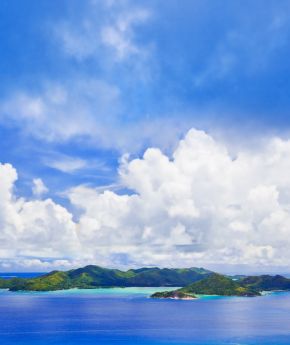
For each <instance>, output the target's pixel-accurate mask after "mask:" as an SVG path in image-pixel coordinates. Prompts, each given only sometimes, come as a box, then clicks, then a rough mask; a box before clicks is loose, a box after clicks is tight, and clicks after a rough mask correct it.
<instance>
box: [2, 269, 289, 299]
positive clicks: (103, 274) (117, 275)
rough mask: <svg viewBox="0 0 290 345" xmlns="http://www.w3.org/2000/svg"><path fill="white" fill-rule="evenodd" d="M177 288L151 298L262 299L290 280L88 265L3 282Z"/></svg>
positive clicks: (28, 287) (19, 287) (10, 285)
mask: <svg viewBox="0 0 290 345" xmlns="http://www.w3.org/2000/svg"><path fill="white" fill-rule="evenodd" d="M166 286H167V287H175V286H181V288H178V289H176V290H173V291H163V292H156V293H154V294H153V295H151V297H152V298H169V299H195V298H197V297H198V295H220V296H245V297H254V296H260V295H261V294H262V292H263V291H288V290H289V291H290V279H288V278H285V277H283V276H281V275H275V276H271V275H260V276H242V275H240V276H226V275H223V274H218V273H215V272H212V271H209V270H206V269H204V268H197V267H192V268H158V267H144V268H139V269H129V270H127V271H121V270H118V269H109V268H104V267H100V266H94V265H89V266H85V267H82V268H77V269H73V270H69V271H52V272H50V273H47V274H44V275H41V276H39V277H35V278H12V279H3V278H1V279H0V288H1V289H8V290H9V291H57V290H67V289H73V288H77V289H96V288H104V287H108V288H109V287H166Z"/></svg>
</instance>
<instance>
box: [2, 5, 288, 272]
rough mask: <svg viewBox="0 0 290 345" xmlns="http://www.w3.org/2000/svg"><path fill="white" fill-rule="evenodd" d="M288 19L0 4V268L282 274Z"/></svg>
mask: <svg viewBox="0 0 290 345" xmlns="http://www.w3.org/2000/svg"><path fill="white" fill-rule="evenodd" d="M289 16H290V3H289V1H283V0H280V1H271V0H268V1H266V2H265V1H259V0H255V1H247V0H244V1H238V0H236V1H230V0H228V1H227V0H221V1H212V0H202V1H199V0H183V1H182V2H180V1H177V0H167V1H161V0H146V1H144V0H143V1H140V0H134V1H130V0H118V1H117V0H59V1H57V2H52V1H50V0H41V1H39V0H26V1H21V0H2V1H1V4H0V48H1V54H0V78H1V83H0V144H1V150H0V243H1V245H0V271H48V270H51V269H68V268H71V267H78V266H82V265H86V264H98V265H102V266H106V267H120V268H124V269H125V268H128V267H141V266H160V267H192V266H203V267H207V268H212V269H216V270H220V271H232V272H241V271H243V272H244V271H245V272H246V271H247V272H250V271H251V272H256V271H259V272H261V271H265V272H266V271H267V272H268V271H275V272H277V271H279V272H282V271H283V272H284V271H285V272H286V271H287V272H290V271H289V269H288V267H289V264H290V236H289V235H290V174H289V169H290V116H289V114H290V113H289V112H290V98H289V90H290V63H289V61H290V60H289V55H290V21H289Z"/></svg>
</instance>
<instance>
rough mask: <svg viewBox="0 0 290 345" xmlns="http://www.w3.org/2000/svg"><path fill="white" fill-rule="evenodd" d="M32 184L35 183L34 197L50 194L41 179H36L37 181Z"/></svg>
mask: <svg viewBox="0 0 290 345" xmlns="http://www.w3.org/2000/svg"><path fill="white" fill-rule="evenodd" d="M32 182H33V187H32V192H33V194H34V195H36V196H41V195H43V194H46V193H47V192H48V188H47V187H46V185H45V184H44V183H43V181H42V179H41V178H35V179H33V181H32Z"/></svg>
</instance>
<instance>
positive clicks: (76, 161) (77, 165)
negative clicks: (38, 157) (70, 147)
mask: <svg viewBox="0 0 290 345" xmlns="http://www.w3.org/2000/svg"><path fill="white" fill-rule="evenodd" d="M45 164H46V165H47V166H49V167H51V168H54V169H57V170H59V171H62V172H64V173H73V172H75V171H77V170H80V169H83V168H85V167H86V166H87V162H86V161H85V160H84V159H81V158H77V157H70V156H65V155H61V156H60V157H58V158H57V159H48V160H45Z"/></svg>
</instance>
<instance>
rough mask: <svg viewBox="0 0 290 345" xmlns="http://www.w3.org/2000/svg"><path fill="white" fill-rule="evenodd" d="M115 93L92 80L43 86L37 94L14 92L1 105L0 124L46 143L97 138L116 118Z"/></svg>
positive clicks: (112, 88) (106, 85)
mask: <svg viewBox="0 0 290 345" xmlns="http://www.w3.org/2000/svg"><path fill="white" fill-rule="evenodd" d="M118 99H119V90H118V88H116V87H114V86H111V85H109V84H107V83H105V82H102V81H100V80H95V79H86V80H78V81H77V82H74V83H69V82H66V83H63V84H59V83H46V85H44V87H43V89H42V90H41V91H39V92H38V93H37V94H32V93H30V92H15V93H14V94H12V95H10V97H9V98H8V99H6V100H5V101H3V102H2V104H1V107H0V121H1V122H2V123H3V124H7V123H8V124H13V125H14V126H16V127H19V128H21V129H22V131H23V132H24V133H26V134H29V135H32V136H34V137H36V138H39V139H42V140H46V141H54V142H58V141H60V142H61V141H65V140H69V139H71V138H82V137H89V138H93V137H97V138H98V139H99V140H101V141H102V140H104V139H103V138H105V135H104V134H103V132H104V129H105V128H106V126H107V122H108V121H109V120H111V119H113V121H115V119H116V118H117V114H118V105H119V102H118Z"/></svg>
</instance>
